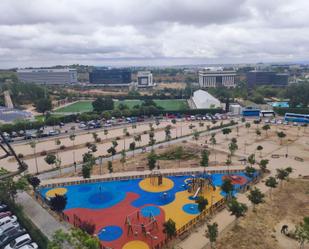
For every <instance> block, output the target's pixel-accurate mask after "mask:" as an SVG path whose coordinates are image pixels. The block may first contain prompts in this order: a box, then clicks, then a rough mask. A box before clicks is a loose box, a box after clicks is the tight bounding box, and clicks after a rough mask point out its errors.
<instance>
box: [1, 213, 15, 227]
mask: <svg viewBox="0 0 309 249" xmlns="http://www.w3.org/2000/svg"><path fill="white" fill-rule="evenodd" d="M15 221H17V217H16V216H15V215H12V216H6V217H3V218H1V219H0V228H1V227H2V226H3V225H4V224H6V223H9V222H15Z"/></svg>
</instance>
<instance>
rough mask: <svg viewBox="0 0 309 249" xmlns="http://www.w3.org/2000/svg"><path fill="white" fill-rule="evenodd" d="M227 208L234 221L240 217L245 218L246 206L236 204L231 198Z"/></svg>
mask: <svg viewBox="0 0 309 249" xmlns="http://www.w3.org/2000/svg"><path fill="white" fill-rule="evenodd" d="M227 208H228V210H229V212H230V213H231V215H234V216H235V218H236V220H238V218H240V217H242V216H245V214H246V212H247V210H248V207H247V205H246V204H244V203H240V202H238V201H237V200H236V199H235V198H233V199H232V200H231V201H230V202H228V204H227Z"/></svg>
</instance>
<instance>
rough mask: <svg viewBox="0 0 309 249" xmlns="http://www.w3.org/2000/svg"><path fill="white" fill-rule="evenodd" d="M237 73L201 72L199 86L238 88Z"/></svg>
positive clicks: (220, 71)
mask: <svg viewBox="0 0 309 249" xmlns="http://www.w3.org/2000/svg"><path fill="white" fill-rule="evenodd" d="M235 77H236V72H235V71H222V70H217V71H208V70H204V71H200V72H199V84H200V87H202V88H208V87H227V88H233V87H236V83H235Z"/></svg>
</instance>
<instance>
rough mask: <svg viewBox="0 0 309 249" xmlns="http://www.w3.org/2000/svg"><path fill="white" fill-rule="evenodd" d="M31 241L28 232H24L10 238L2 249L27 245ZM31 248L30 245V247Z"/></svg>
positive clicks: (15, 248)
mask: <svg viewBox="0 0 309 249" xmlns="http://www.w3.org/2000/svg"><path fill="white" fill-rule="evenodd" d="M31 242H32V240H31V238H30V235H29V234H24V235H22V236H19V237H18V238H16V239H14V240H12V241H11V242H10V244H8V245H7V246H6V247H4V249H19V248H21V247H22V246H25V245H29V244H30V243H31ZM30 248H31V247H30Z"/></svg>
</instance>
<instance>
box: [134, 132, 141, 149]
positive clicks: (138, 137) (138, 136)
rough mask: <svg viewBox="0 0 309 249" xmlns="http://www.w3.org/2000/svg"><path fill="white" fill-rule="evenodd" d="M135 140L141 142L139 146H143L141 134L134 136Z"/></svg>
mask: <svg viewBox="0 0 309 249" xmlns="http://www.w3.org/2000/svg"><path fill="white" fill-rule="evenodd" d="M134 141H135V142H138V143H139V147H141V141H142V136H141V135H140V134H139V135H136V136H134Z"/></svg>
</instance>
